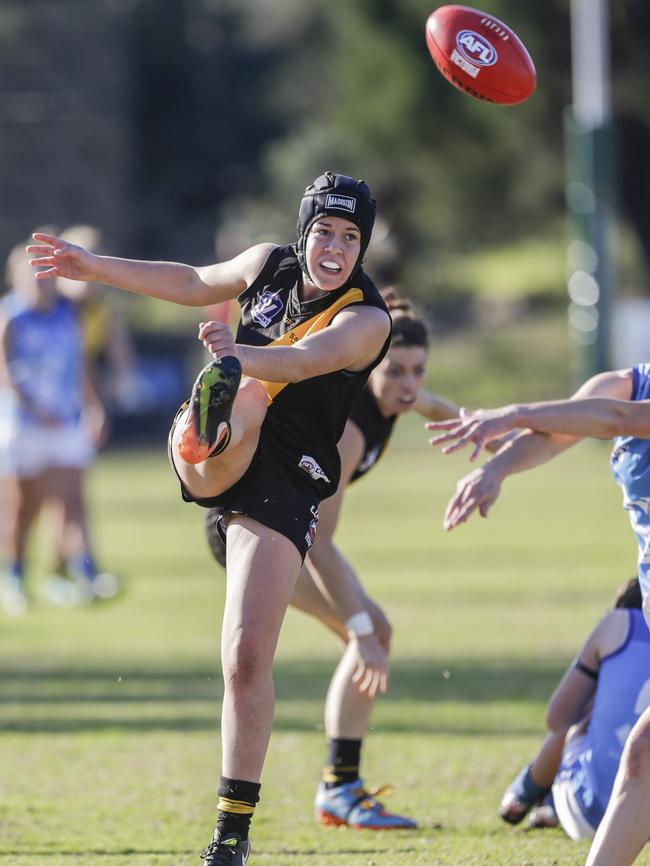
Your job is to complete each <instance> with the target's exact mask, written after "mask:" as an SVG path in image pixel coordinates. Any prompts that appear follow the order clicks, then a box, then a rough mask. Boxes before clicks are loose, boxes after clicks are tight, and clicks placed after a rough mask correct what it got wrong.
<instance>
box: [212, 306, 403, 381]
mask: <svg viewBox="0 0 650 866" xmlns="http://www.w3.org/2000/svg"><path fill="white" fill-rule="evenodd" d="M389 330H390V320H389V318H388V316H387V315H386V313H384V312H383V311H382V310H380V309H378V308H375V307H357V306H352V307H350V308H349V309H345V310H343V311H342V312H340V313H338V315H337V316H336V317H335V318H334V320H333V322H332V324H331V325H330V326H329V327H327V328H324V329H323V330H322V331H317V332H316V333H314V334H311V335H309V336H306V337H304V338H303V339H302V340H299V341H298V342H297V343H295V344H294V345H292V346H243V345H241V344H239V343H235V341H234V339H233V336H232V333H231V331H230V328H229V327H228V325H227V324H225V323H224V322H205V323H202V324H201V326H200V328H199V339H200V340H201V341H202V342H203V345H204V346H205V347H206V349H207V350H208V351H209V352H210V353H211V354H212V355H213V356H214V357H215V358H222V357H224V356H225V355H236V356H237V357H238V358H239V361H240V363H241V365H242V369H243V371H244V373H246V375H247V376H252V377H253V378H254V379H261V380H266V381H268V382H301V381H303V380H304V379H311V378H312V377H313V376H321V375H324V374H325V373H333V372H335V371H337V370H350V371H353V372H357V371H359V370H363V369H364V368H365V367H367V366H368V365H369V364H371V363H372V361H373V360H374V359H375V358H376V357H377V355H378V354H379V351H380V350H381V347H382V346H383V344H384V342H385V341H386V338H387V337H388V334H389Z"/></svg>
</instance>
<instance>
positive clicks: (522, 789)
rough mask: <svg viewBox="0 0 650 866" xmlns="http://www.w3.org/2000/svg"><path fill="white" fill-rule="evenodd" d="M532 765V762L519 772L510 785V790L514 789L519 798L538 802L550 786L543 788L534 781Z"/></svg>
mask: <svg viewBox="0 0 650 866" xmlns="http://www.w3.org/2000/svg"><path fill="white" fill-rule="evenodd" d="M530 767H531V765H530V764H529V765H528V766H527V767H524V769H523V770H522V771H521V773H519V775H518V776H517V778H516V779H515V780H514V782H513V783H512V784H511V785H510V790H511V791H513V793H514V794H515V795H516V797H517V798H518V799H519V800H523V801H524V802H525V803H536V802H537V801H538V800H541V799H542V797H544V795H545V794H546V793H547V792H548V788H543V787H542V786H541V785H538V784H537V783H536V782H534V781H533V778H532V776H531V775H530Z"/></svg>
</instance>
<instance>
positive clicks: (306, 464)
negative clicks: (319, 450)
mask: <svg viewBox="0 0 650 866" xmlns="http://www.w3.org/2000/svg"><path fill="white" fill-rule="evenodd" d="M298 466H300V468H301V469H304V470H305V472H306V473H307V475H309V476H310V478H313V479H314V481H324V482H325V483H326V484H329V478H328V477H327V475H325V473H324V472H323V470H322V469H321V468H320V466H319V465H318V463H316V461H315V460H314V458H313V457H310V456H309V455H308V454H303V455H302V457H301V458H300V463H299V464H298Z"/></svg>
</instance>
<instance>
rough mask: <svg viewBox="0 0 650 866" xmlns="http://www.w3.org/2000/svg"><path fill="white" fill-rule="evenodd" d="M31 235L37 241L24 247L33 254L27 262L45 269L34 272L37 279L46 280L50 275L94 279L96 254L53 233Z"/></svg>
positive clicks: (88, 280)
mask: <svg viewBox="0 0 650 866" xmlns="http://www.w3.org/2000/svg"><path fill="white" fill-rule="evenodd" d="M32 237H33V238H34V240H35V241H38V243H36V244H29V246H28V247H27V248H26V249H27V252H28V253H30V254H31V255H32V256H33V258H31V259H30V260H29V263H30V265H32V266H33V267H35V268H44V269H45V270H41V271H37V272H36V275H35V276H36V279H37V280H46V279H51V278H52V277H65V278H66V279H68V280H83V281H84V282H92V281H93V280H95V278H96V274H95V272H94V267H95V265H96V262H97V256H95V255H93V253H89V252H88V250H86V249H84V247H80V246H78V245H77V244H71V243H68V242H67V241H64V240H63V238H57V237H55V236H54V235H46V234H42V233H41V232H35V233H34V234H33V235H32Z"/></svg>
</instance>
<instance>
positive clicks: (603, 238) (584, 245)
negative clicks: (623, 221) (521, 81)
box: [565, 0, 614, 383]
mask: <svg viewBox="0 0 650 866" xmlns="http://www.w3.org/2000/svg"><path fill="white" fill-rule="evenodd" d="M607 4H608V0H572V2H571V49H572V84H573V104H572V106H571V108H570V109H568V110H567V112H566V116H565V134H566V146H567V187H566V200H567V209H568V214H569V233H570V238H569V244H568V256H567V259H568V271H569V279H568V291H569V298H570V303H569V331H570V334H571V337H572V341H573V344H574V352H573V359H574V360H573V368H574V369H573V377H574V380H575V381H576V383H577V382H578V381H583V380H584V379H585V378H588V377H589V376H590V375H593V374H594V373H596V372H599V371H601V370H604V369H607V368H608V366H609V329H610V305H611V298H612V295H613V291H614V266H613V256H612V249H611V247H612V240H611V234H612V226H613V221H614V215H613V201H614V191H613V180H614V169H613V164H614V157H613V143H612V139H613V136H612V117H611V114H612V113H611V96H610V87H609V81H610V73H609V20H608V5H607Z"/></svg>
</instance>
